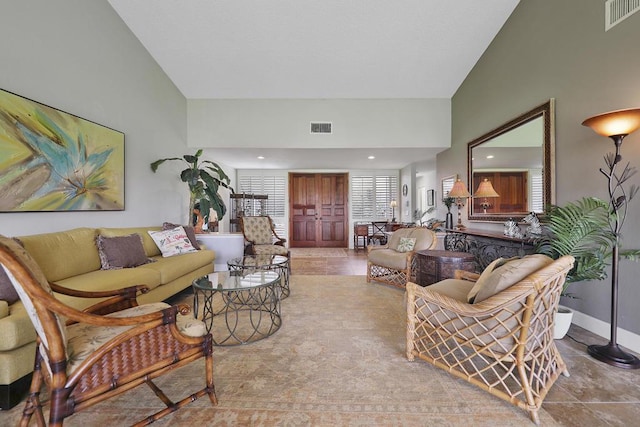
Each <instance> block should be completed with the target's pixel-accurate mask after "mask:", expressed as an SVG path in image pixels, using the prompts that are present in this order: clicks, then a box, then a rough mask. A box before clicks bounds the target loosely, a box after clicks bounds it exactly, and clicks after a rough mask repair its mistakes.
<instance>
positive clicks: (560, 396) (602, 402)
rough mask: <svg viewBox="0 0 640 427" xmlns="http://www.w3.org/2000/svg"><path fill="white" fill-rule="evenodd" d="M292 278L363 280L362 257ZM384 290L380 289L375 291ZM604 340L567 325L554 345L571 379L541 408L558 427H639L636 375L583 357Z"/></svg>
mask: <svg viewBox="0 0 640 427" xmlns="http://www.w3.org/2000/svg"><path fill="white" fill-rule="evenodd" d="M291 273H292V274H296V275H305V274H306V275H365V274H366V273H367V257H366V251H363V250H360V251H358V252H356V251H353V250H346V249H345V256H344V257H321V256H320V257H314V258H296V257H292V259H291ZM380 286H386V285H380ZM607 341H608V340H607V339H604V338H602V337H599V336H597V335H595V334H592V333H591V332H589V331H587V330H585V329H582V328H580V327H578V326H575V325H572V326H571V329H570V330H569V333H568V335H567V337H565V338H564V339H562V340H557V341H556V345H557V346H558V348H559V350H560V353H561V354H562V357H563V358H564V360H565V362H566V363H567V365H568V368H569V372H570V374H571V376H570V377H569V378H565V377H560V378H559V379H558V381H557V382H556V383H555V385H554V386H553V387H552V389H551V391H550V392H549V394H548V395H547V397H546V399H545V401H544V403H543V405H542V406H543V408H544V409H545V410H546V411H547V412H548V413H549V414H551V416H552V417H553V418H554V419H555V420H556V421H557V422H558V423H559V424H561V425H563V426H576V427H578V426H580V427H583V426H631V425H640V369H637V370H626V369H620V368H615V367H612V366H609V365H607V364H604V363H602V362H599V361H597V360H595V359H593V358H592V357H590V356H589V355H588V354H587V352H586V344H606V343H607Z"/></svg>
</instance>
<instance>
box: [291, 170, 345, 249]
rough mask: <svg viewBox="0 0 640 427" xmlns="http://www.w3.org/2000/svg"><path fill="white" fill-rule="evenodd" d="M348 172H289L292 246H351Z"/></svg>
mask: <svg viewBox="0 0 640 427" xmlns="http://www.w3.org/2000/svg"><path fill="white" fill-rule="evenodd" d="M348 182H349V181H348V174H346V173H338V174H336V173H290V174H289V201H290V202H289V239H290V241H289V246H290V247H292V248H314V247H334V248H341V247H347V242H348V237H349V232H348V230H349V229H348V222H349V214H348V213H349V209H348V203H347V199H348V197H347V192H348V189H349V185H348Z"/></svg>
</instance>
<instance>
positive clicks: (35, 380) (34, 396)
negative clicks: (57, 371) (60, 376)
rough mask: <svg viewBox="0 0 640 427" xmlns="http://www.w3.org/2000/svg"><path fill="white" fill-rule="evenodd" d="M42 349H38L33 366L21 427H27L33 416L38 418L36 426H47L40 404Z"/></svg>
mask: <svg viewBox="0 0 640 427" xmlns="http://www.w3.org/2000/svg"><path fill="white" fill-rule="evenodd" d="M41 360H42V358H41V357H40V349H36V358H35V362H34V364H33V376H32V377H31V386H30V387H29V396H28V397H27V402H26V403H25V406H24V410H23V411H22V418H21V419H20V426H21V427H27V426H28V425H29V421H31V417H32V416H33V414H35V416H36V424H37V425H38V426H46V425H47V423H46V422H45V420H44V415H43V413H42V403H41V402H40V390H41V389H42V382H43V379H42V371H41V363H40V362H41Z"/></svg>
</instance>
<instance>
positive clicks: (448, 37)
mask: <svg viewBox="0 0 640 427" xmlns="http://www.w3.org/2000/svg"><path fill="white" fill-rule="evenodd" d="M518 1H519V0H481V1H480V0H455V1H453V0H439V1H435V0H271V1H267V0H233V1H232V0H226V1H221V0H182V1H178V0H109V3H110V4H111V5H112V7H113V8H114V9H115V11H116V12H117V13H118V14H119V15H120V17H121V18H122V19H123V21H124V22H125V24H126V25H127V26H128V27H129V28H130V29H131V31H132V32H133V33H134V34H135V36H136V37H138V39H139V40H140V41H141V43H142V44H143V45H144V47H145V48H146V49H147V50H148V51H149V53H150V54H151V55H152V56H153V58H154V59H155V60H156V61H157V62H158V64H159V65H160V67H162V69H163V70H164V71H165V72H166V74H167V75H168V76H169V78H170V79H171V80H172V81H173V82H174V84H175V85H176V86H177V87H178V89H179V90H180V91H181V92H182V93H183V94H184V96H185V97H187V98H190V99H195V98H204V99H207V98H235V99H265V98H267V99H268V98H298V99H299V98H311V99H314V98H360V99H362V98H451V97H452V96H453V95H454V93H455V92H456V90H457V89H458V87H459V86H460V84H461V83H462V82H463V81H464V79H465V77H466V76H467V74H468V73H469V71H471V69H472V68H473V66H474V64H475V63H476V62H477V60H478V59H479V58H480V56H481V55H482V53H483V52H484V50H485V49H486V48H487V46H488V45H489V43H490V42H491V41H492V40H493V38H494V36H495V35H496V34H497V32H498V31H499V30H500V28H501V27H502V25H503V24H504V22H505V21H506V20H507V18H508V17H509V15H510V14H511V12H512V11H513V9H514V8H515V7H516V5H517V4H518ZM221 161H223V160H221ZM231 166H233V165H231ZM402 166H404V165H401V166H400V167H402Z"/></svg>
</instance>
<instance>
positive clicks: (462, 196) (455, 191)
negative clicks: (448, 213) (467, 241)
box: [447, 178, 471, 230]
mask: <svg viewBox="0 0 640 427" xmlns="http://www.w3.org/2000/svg"><path fill="white" fill-rule="evenodd" d="M447 196H448V197H453V198H454V199H456V205H457V206H458V224H457V225H456V230H464V229H465V228H466V227H465V226H464V225H462V218H461V217H460V211H461V210H462V206H464V201H465V200H466V199H467V198H468V197H470V196H471V194H469V190H467V186H466V185H464V182H462V181H460V178H458V179H457V180H456V182H455V183H454V184H453V187H452V188H451V190H449V194H448V195H447Z"/></svg>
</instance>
